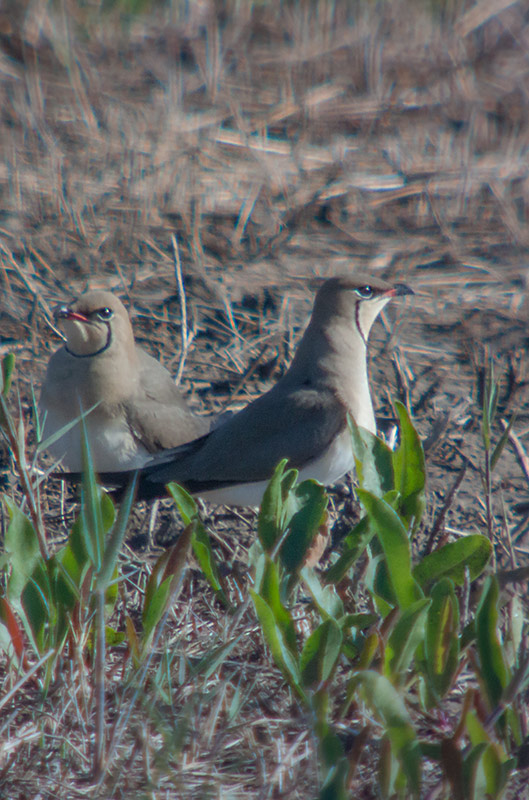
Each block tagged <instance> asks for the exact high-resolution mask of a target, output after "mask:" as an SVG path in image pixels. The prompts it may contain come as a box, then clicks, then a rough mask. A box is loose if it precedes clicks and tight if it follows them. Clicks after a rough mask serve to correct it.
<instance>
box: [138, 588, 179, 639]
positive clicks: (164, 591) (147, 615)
mask: <svg viewBox="0 0 529 800" xmlns="http://www.w3.org/2000/svg"><path fill="white" fill-rule="evenodd" d="M151 577H152V575H151ZM171 583H172V577H171V576H170V575H169V576H168V577H167V578H165V579H164V580H163V581H162V582H161V583H160V584H159V585H158V586H153V587H151V590H150V593H149V600H148V602H147V601H146V602H145V604H144V607H143V612H142V620H143V637H142V640H143V641H142V644H143V646H144V647H145V646H146V645H147V644H148V642H149V641H150V639H151V636H152V634H153V632H154V629H155V627H156V626H157V625H158V623H159V622H160V620H161V618H162V616H163V615H164V613H165V610H166V608H167V601H168V600H169V595H170V593H171Z"/></svg>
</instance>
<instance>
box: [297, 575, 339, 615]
mask: <svg viewBox="0 0 529 800" xmlns="http://www.w3.org/2000/svg"><path fill="white" fill-rule="evenodd" d="M301 577H302V578H303V582H304V583H305V586H306V587H307V589H308V590H309V592H310V594H311V596H312V599H313V601H314V603H315V604H316V606H317V607H318V611H319V612H320V615H321V616H322V617H324V618H325V617H332V618H333V619H335V620H338V619H339V618H340V617H341V616H342V615H343V613H344V608H343V602H342V599H341V597H340V596H339V595H338V594H337V592H336V590H335V589H334V587H333V586H322V585H321V583H320V579H319V577H318V576H317V575H316V573H315V572H314V570H313V569H312V568H311V567H303V569H302V570H301Z"/></svg>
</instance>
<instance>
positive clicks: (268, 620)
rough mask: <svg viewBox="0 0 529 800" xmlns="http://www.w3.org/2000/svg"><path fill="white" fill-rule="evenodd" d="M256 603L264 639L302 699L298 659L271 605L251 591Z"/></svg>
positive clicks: (276, 661) (278, 664)
mask: <svg viewBox="0 0 529 800" xmlns="http://www.w3.org/2000/svg"><path fill="white" fill-rule="evenodd" d="M250 594H251V596H252V600H253V602H254V606H255V611H256V614H257V617H258V619H259V623H260V625H261V630H262V632H263V636H264V639H265V641H266V643H267V644H268V647H269V648H270V651H271V653H272V656H273V658H274V661H275V663H276V664H277V666H278V667H279V669H280V670H281V672H282V673H283V675H284V676H285V678H286V679H287V681H288V682H289V684H290V685H291V686H292V688H293V689H294V690H295V691H296V692H297V693H298V694H299V695H301V696H302V697H303V696H304V693H303V689H302V688H301V684H300V674H299V667H298V663H297V659H296V657H295V656H294V654H293V653H292V651H291V649H290V646H289V644H288V642H287V641H286V640H285V636H284V633H283V630H282V628H281V626H280V625H278V623H277V620H276V617H275V614H274V612H273V611H272V609H271V608H270V606H269V604H268V603H267V602H266V600H264V599H263V598H262V597H260V596H259V595H258V594H257V592H254V591H250Z"/></svg>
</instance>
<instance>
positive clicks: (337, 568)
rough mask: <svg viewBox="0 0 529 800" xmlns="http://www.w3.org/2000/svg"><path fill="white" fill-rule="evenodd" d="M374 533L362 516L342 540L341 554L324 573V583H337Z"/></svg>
mask: <svg viewBox="0 0 529 800" xmlns="http://www.w3.org/2000/svg"><path fill="white" fill-rule="evenodd" d="M374 535H375V530H374V528H373V527H370V525H369V520H368V518H367V517H363V518H362V519H361V520H360V522H359V523H358V524H357V525H355V527H354V528H353V530H352V531H351V532H350V533H348V534H347V536H346V537H345V539H344V540H343V543H342V554H341V556H340V557H339V559H338V561H336V563H334V564H333V565H332V567H329V569H328V570H327V572H326V573H325V576H324V581H325V583H327V584H329V583H334V584H337V583H339V582H340V581H341V580H342V578H343V577H344V576H345V574H346V573H347V571H348V570H349V569H350V567H352V565H353V564H354V563H355V561H357V560H358V559H359V558H360V556H361V555H362V553H363V552H364V550H365V549H366V547H367V545H368V544H369V542H370V541H371V539H372V538H373V536H374Z"/></svg>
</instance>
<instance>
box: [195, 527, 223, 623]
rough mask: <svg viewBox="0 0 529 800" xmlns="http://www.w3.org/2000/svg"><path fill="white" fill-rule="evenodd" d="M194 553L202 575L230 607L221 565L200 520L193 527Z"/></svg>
mask: <svg viewBox="0 0 529 800" xmlns="http://www.w3.org/2000/svg"><path fill="white" fill-rule="evenodd" d="M191 543H192V547H193V553H194V555H195V558H196V560H197V561H198V563H199V565H200V569H201V570H202V573H203V575H204V577H205V579H206V580H207V582H208V583H209V585H210V586H211V588H212V589H213V591H214V592H215V593H216V595H217V597H218V598H219V600H220V601H221V603H222V604H223V605H224V606H225V607H226V608H229V607H230V601H229V599H228V595H227V593H226V590H225V585H224V580H223V578H222V575H221V572H220V568H219V565H218V564H217V560H216V558H215V553H214V552H213V548H212V546H211V541H210V538H209V536H208V533H207V531H206V529H205V527H204V525H203V524H202V522H200V520H198V519H197V520H195V521H194V525H193V538H192V540H191Z"/></svg>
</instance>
